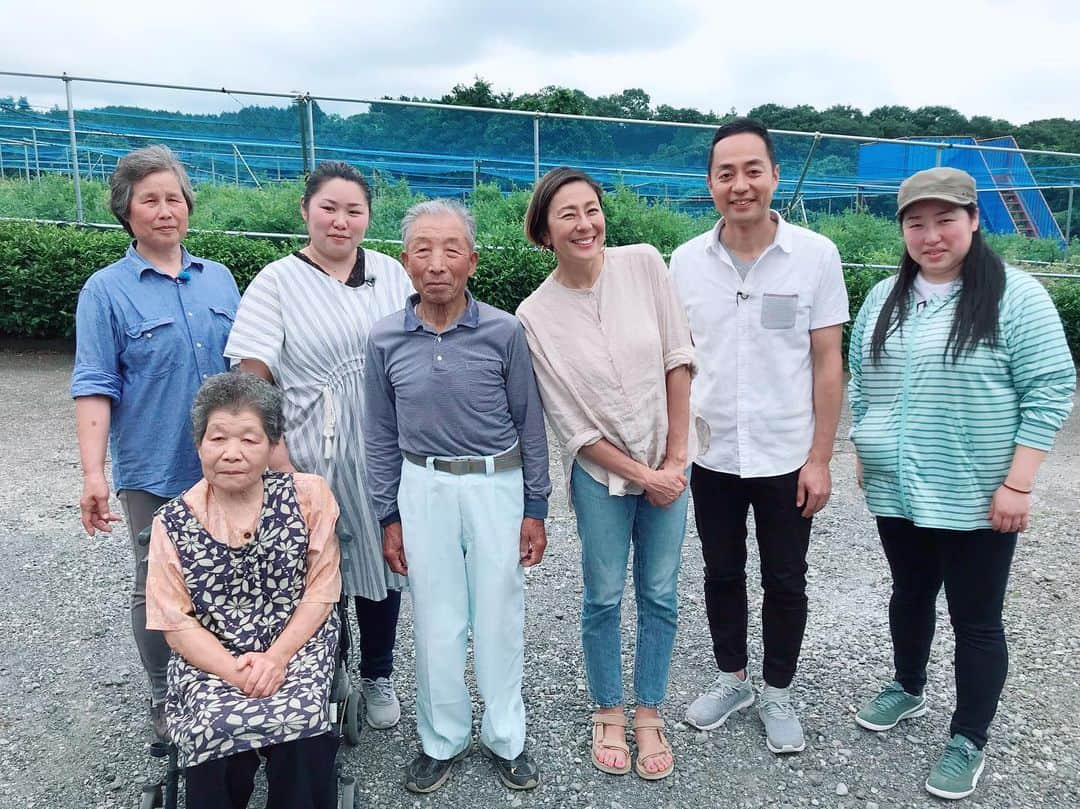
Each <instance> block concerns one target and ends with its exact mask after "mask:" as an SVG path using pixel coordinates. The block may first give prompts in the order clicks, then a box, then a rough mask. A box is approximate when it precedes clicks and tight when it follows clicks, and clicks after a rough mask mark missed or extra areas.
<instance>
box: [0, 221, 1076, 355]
mask: <svg viewBox="0 0 1080 809" xmlns="http://www.w3.org/2000/svg"><path fill="white" fill-rule="evenodd" d="M614 207H616V210H617V209H618V206H617V205H616V206H614ZM626 207H627V208H629V207H630V204H629V203H627V206H626ZM655 211H656V213H655V221H654V224H656V225H658V235H659V236H660V237H661V238H654V239H649V238H648V235H649V232H650V231H648V230H647V229H643V228H642V227H641V226H640V225H635V224H634V223H633V222H631V221H629V220H627V221H625V222H620V232H619V234H618V237H617V239H613V241H616V243H629V242H634V241H641V240H648V241H651V242H653V243H654V244H655V243H657V242H660V244H658V245H657V246H658V247H659V248H660V249H661V250H663V251H665V252H668V251H670V250H671V248H672V247H673V246H674V244H672V243H671V242H672V240H674V239H675V238H676V237H677V236H681V235H682V233H681V232H682V231H683V230H685V228H686V227H687V223H686V222H685V221H683V220H680V219H678V218H676V217H678V216H681V215H678V214H676V215H672V214H671V213H670V212H667V211H664V210H662V209H659V208H657V209H655ZM482 216H483V209H482V206H481V210H480V211H479V212H478V217H477V218H478V219H480V218H482ZM664 225H666V226H667V227H663V226H664ZM885 225H888V227H886V226H885ZM820 229H821V230H822V232H825V233H826V234H828V235H829V236H830V237H831V238H833V239H834V240H836V241H837V244H838V246H840V249H841V255H843V256H844V258H845V260H847V261H853V262H864V263H886V264H887V263H892V261H894V260H895V259H894V258H893V253H892V252H891V250H893V249H894V248H895V244H890V242H888V241H887V239H895V238H896V231H895V227H894V226H891V224H890V223H887V222H886V223H885V224H884V225H883V224H881V220H876V221H875V217H871V216H868V215H864V214H851V215H848V216H846V217H838V218H836V219H835V221H833V220H829V221H827V222H825V223H824V226H822V227H821V228H820ZM509 235H510V234H509V231H507V234H506V236H507V237H508V241H509ZM485 238H486V237H485ZM184 243H185V245H186V246H187V247H188V249H189V250H191V252H192V253H194V254H195V255H200V256H205V257H206V258H212V259H214V260H215V261H220V262H221V263H222V264H224V265H226V266H227V267H229V268H230V269H231V270H232V271H233V275H235V276H236V282H237V284H238V285H239V286H240V288H241V290H242V289H243V288H244V287H245V286H247V284H248V282H249V281H250V280H251V279H252V277H254V275H255V273H257V272H258V271H259V270H260V269H262V268H263V267H264V266H266V265H267V264H268V263H270V262H271V261H273V260H275V259H277V258H279V257H280V256H283V255H285V254H286V253H288V252H290V251H292V250H294V249H296V247H297V246H298V244H295V243H291V242H282V241H274V240H269V239H253V238H245V237H242V236H229V235H226V234H222V233H193V234H190V235H189V237H188V238H187V239H186V240H185V242H184ZM676 243H677V242H676ZM127 245H128V236H127V234H125V233H123V232H120V231H98V230H87V229H80V228H74V227H57V226H52V225H34V224H28V223H22V222H0V334H6V335H13V336H20V337H71V336H72V335H73V333H74V327H75V323H74V321H75V304H76V300H77V298H78V295H79V290H80V289H81V288H82V285H83V283H84V282H85V281H86V279H87V277H88V276H89V275H90V274H91V273H93V272H94V271H95V270H97V269H98V268H100V267H104V266H106V265H108V264H111V263H112V262H114V261H116V259H117V258H119V257H120V256H122V255H123V253H124V251H125V250H126V249H127ZM875 245H876V246H875ZM373 247H374V249H376V250H380V251H383V252H386V253H388V254H390V255H394V256H396V255H397V254H398V253H399V252H400V248H399V247H398V246H397V245H393V244H374V245H373ZM853 254H854V255H853ZM552 266H553V259H552V256H551V254H549V253H545V252H541V251H538V250H533V249H531V248H529V247H527V246H526V245H524V244H523V243H522V242H521V241H520V240H519V239H517V238H516V237H515V238H514V239H513V240H512V241H511V242H510V243H508V244H505V245H502V246H493V247H484V248H482V249H481V251H480V268H479V269H478V270H477V273H476V276H475V277H474V278H473V280H472V282H471V284H470V287H471V289H472V291H473V293H474V294H475V295H476V296H477V297H478V298H480V299H481V300H483V301H486V302H488V303H490V304H492V305H494V306H498V307H499V308H501V309H505V310H507V311H510V312H512V311H514V309H516V308H517V305H518V303H519V302H520V301H521V300H522V299H523V298H524V297H525V296H526V295H528V294H529V293H530V292H531V291H532V290H533V289H535V288H536V286H537V285H538V284H539V283H540V282H541V281H542V280H543V279H544V277H545V276H546V275H547V274H548V273H549V272H550V271H551V268H552ZM845 276H846V279H847V285H848V296H849V298H850V305H851V312H852V315H854V314H855V313H856V312H857V311H858V309H859V306H861V305H862V301H863V298H864V297H865V296H866V293H867V292H868V291H869V290H870V288H871V287H872V286H873V285H874V284H875V283H877V282H878V281H879V280H881V278H883V277H884V273H883V272H881V271H877V270H870V269H850V270H846V271H845ZM1048 288H1049V290H1050V295H1051V297H1052V298H1053V299H1054V302H1055V303H1056V304H1057V307H1058V311H1059V312H1060V313H1061V317H1062V320H1063V321H1064V322H1065V330H1066V334H1067V335H1068V338H1069V345H1070V346H1071V348H1072V351H1073V355H1074V356H1076V357H1078V358H1080V278H1078V279H1077V280H1075V281H1074V280H1061V281H1055V282H1051V283H1050V284H1048ZM846 337H847V335H846V333H845V345H846Z"/></svg>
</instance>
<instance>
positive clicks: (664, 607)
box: [570, 463, 690, 708]
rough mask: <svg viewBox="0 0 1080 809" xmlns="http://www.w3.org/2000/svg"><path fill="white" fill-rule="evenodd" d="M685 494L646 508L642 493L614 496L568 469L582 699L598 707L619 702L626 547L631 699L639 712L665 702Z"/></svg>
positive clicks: (577, 469) (586, 475) (578, 471)
mask: <svg viewBox="0 0 1080 809" xmlns="http://www.w3.org/2000/svg"><path fill="white" fill-rule="evenodd" d="M687 474H688V475H689V471H688V472H687ZM689 493H690V487H689V486H688V487H687V488H686V490H685V491H684V492H683V493H682V495H681V496H680V497H679V499H678V500H676V501H675V502H674V503H672V504H671V505H670V506H666V507H657V506H653V505H651V504H650V503H649V501H648V500H646V499H645V495H643V494H639V495H624V496H622V497H615V496H612V495H610V494H608V488H607V486H606V485H603V484H601V483H597V482H596V481H595V480H593V478H592V477H590V476H589V473H588V472H586V471H585V470H584V469H582V468H581V466H579V465H578V464H576V463H575V464H574V468H573V471H572V473H571V478H570V496H571V498H572V500H573V503H574V511H575V512H576V513H577V524H578V535H579V536H580V537H581V572H582V575H583V578H584V580H585V594H584V599H583V603H582V608H581V645H582V646H583V647H584V649H585V674H586V677H587V678H588V681H589V693H590V695H591V696H592V699H593V701H594V702H595V703H596V704H597V705H599V706H600V707H602V708H611V707H614V706H616V705H622V704H623V696H622V655H621V653H620V650H621V648H622V644H621V642H620V628H621V607H622V596H623V590H624V589H625V587H626V562H627V558H628V557H629V555H630V545H631V543H633V546H634V593H635V595H636V600H637V649H636V650H635V653H634V693H635V696H636V698H637V704H638V705H643V706H645V707H649V708H655V707H658V706H659V705H660V703H662V702H663V701H664V695H665V694H666V692H667V682H668V670H669V669H670V667H671V650H672V648H673V647H674V645H675V628H676V625H677V623H678V617H679V604H678V594H677V588H678V581H679V563H680V562H681V560H682V555H681V550H682V543H683V536H684V535H685V533H686V503H687V498H688V496H689Z"/></svg>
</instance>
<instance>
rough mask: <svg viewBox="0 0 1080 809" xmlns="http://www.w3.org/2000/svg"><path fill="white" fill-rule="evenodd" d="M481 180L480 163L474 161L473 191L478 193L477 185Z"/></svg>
mask: <svg viewBox="0 0 1080 809" xmlns="http://www.w3.org/2000/svg"><path fill="white" fill-rule="evenodd" d="M479 179H480V161H479V160H474V161H473V162H472V191H473V193H474V194H475V193H476V185H477V182H478V181H479Z"/></svg>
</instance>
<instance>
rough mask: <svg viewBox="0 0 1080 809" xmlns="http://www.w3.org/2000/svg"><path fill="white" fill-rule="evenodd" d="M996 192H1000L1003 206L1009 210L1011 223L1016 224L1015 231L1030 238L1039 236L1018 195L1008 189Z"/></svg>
mask: <svg viewBox="0 0 1080 809" xmlns="http://www.w3.org/2000/svg"><path fill="white" fill-rule="evenodd" d="M995 179H996V178H995ZM998 193H1000V194H1001V201H1002V202H1004V203H1005V207H1006V209H1008V211H1009V217H1010V218H1011V219H1012V221H1013V224H1014V225H1016V232H1017V233H1019V234H1020V235H1022V236H1027V237H1028V238H1030V239H1037V238H1039V230H1038V228H1036V227H1035V223H1034V222H1032V221H1031V217H1030V216H1028V212H1027V209H1026V208H1025V207H1024V202H1023V200H1021V199H1020V195H1019V194H1017V193H1016V192H1015V191H1010V190H1002V191H1000V192H998Z"/></svg>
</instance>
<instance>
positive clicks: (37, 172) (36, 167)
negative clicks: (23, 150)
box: [30, 129, 41, 177]
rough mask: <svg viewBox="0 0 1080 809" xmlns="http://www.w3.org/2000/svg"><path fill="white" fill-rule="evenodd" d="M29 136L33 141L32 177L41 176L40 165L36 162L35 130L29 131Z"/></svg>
mask: <svg viewBox="0 0 1080 809" xmlns="http://www.w3.org/2000/svg"><path fill="white" fill-rule="evenodd" d="M30 136H31V137H32V138H33V139H34V176H35V177H40V176H41V163H40V162H39V161H38V149H37V130H36V129H31V130H30Z"/></svg>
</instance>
